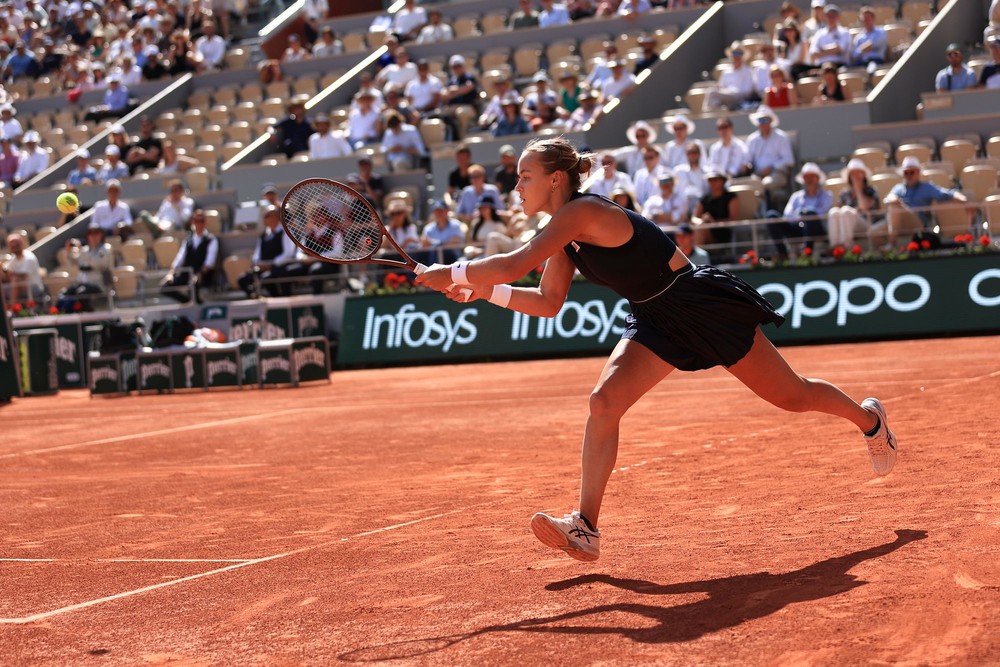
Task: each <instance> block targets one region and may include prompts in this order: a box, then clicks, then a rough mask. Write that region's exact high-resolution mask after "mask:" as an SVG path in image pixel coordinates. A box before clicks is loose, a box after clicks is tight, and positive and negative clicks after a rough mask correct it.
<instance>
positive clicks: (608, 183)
mask: <svg viewBox="0 0 1000 667" xmlns="http://www.w3.org/2000/svg"><path fill="white" fill-rule="evenodd" d="M618 189H622V190H628V191H631V190H632V189H633V188H632V179H631V178H629V176H628V174H626V173H625V172H623V171H618V163H617V162H616V161H615V156H614V155H612V154H611V153H605V154H604V155H602V156H601V171H600V172H598V174H597V177H596V178H593V179H592V180H590V185H589V186H588V187H587V192H589V193H591V194H595V195H602V196H604V197H609V196H610V195H611V193H612V192H614V191H615V190H618Z"/></svg>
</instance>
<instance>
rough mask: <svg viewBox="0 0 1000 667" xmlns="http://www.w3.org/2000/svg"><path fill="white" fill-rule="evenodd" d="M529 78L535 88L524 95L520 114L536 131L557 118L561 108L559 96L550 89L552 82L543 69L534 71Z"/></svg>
mask: <svg viewBox="0 0 1000 667" xmlns="http://www.w3.org/2000/svg"><path fill="white" fill-rule="evenodd" d="M531 80H532V81H533V82H534V84H535V89H534V90H533V91H531V92H530V93H528V94H527V95H525V96H524V102H523V103H522V104H521V114H522V115H523V116H524V117H525V119H526V120H527V121H528V125H530V126H531V129H532V130H533V131H538V130H539V129H540V128H541V127H542V126H543V125H548V124H549V123H552V122H554V121H556V120H558V118H559V115H560V112H561V111H562V109H560V107H559V96H558V95H556V92H555V91H554V90H552V88H551V85H552V82H551V81H550V80H549V76H548V74H546V73H545V71H544V70H541V71H538V72H535V75H534V76H533V77H532V78H531Z"/></svg>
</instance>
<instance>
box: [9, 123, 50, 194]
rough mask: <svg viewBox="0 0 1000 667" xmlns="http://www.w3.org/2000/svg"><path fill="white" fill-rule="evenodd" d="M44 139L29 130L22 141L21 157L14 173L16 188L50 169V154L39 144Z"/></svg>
mask: <svg viewBox="0 0 1000 667" xmlns="http://www.w3.org/2000/svg"><path fill="white" fill-rule="evenodd" d="M41 140H42V137H41V135H39V134H38V132H36V131H35V130H28V131H27V132H25V133H24V136H23V137H22V139H21V156H20V159H19V161H18V164H17V171H16V172H15V173H14V187H18V186H20V185H21V184H22V183H25V182H26V181H29V180H31V179H32V178H34V177H35V176H37V175H38V174H40V173H42V172H43V171H45V170H46V169H48V168H49V154H48V153H47V152H46V151H45V150H44V149H43V148H42V147H41V146H39V145H38V144H39V143H41Z"/></svg>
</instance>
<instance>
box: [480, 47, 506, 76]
mask: <svg viewBox="0 0 1000 667" xmlns="http://www.w3.org/2000/svg"><path fill="white" fill-rule="evenodd" d="M479 67H480V68H481V69H482V70H483V71H487V70H499V69H501V68H506V69H510V48H508V47H506V46H501V47H498V48H493V49H490V50H489V51H486V52H485V53H483V55H482V56H480V58H479Z"/></svg>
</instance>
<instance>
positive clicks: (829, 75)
mask: <svg viewBox="0 0 1000 667" xmlns="http://www.w3.org/2000/svg"><path fill="white" fill-rule="evenodd" d="M820 71H821V72H822V80H821V81H820V83H819V91H818V92H817V93H816V98H815V102H813V104H831V103H835V102H851V101H853V99H854V97H853V96H852V95H851V89H850V88H848V87H847V86H845V85H844V84H843V83H841V82H840V78H839V77H838V76H837V66H836V65H834V64H833V63H824V64H823V67H821V68H820Z"/></svg>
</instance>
